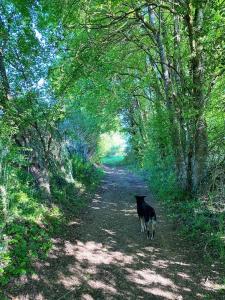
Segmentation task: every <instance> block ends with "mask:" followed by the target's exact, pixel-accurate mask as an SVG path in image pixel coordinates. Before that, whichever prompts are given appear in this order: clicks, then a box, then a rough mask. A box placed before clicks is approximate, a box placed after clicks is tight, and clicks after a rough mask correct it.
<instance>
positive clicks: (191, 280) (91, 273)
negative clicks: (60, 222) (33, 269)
mask: <svg viewBox="0 0 225 300" xmlns="http://www.w3.org/2000/svg"><path fill="white" fill-rule="evenodd" d="M105 172H106V177H105V178H104V181H103V184H102V188H101V189H100V190H99V193H96V194H95V197H94V199H93V201H92V203H91V205H90V207H89V209H88V212H87V213H85V215H84V216H83V217H82V218H81V220H80V219H78V220H73V221H72V222H71V223H70V224H68V226H67V227H66V228H65V231H64V235H63V236H60V237H58V238H57V239H55V240H54V249H53V250H52V251H51V253H50V255H49V258H48V260H47V261H46V262H45V263H44V264H41V263H40V264H38V265H37V275H33V276H32V277H31V278H26V279H24V282H23V284H22V285H21V283H20V285H17V286H16V285H14V287H12V288H11V291H8V295H10V299H18V300H24V299H32V300H33V299H35V300H36V299H37V300H43V299H48V300H62V299H64V300H65V299H67V300H70V299H83V300H92V299H133V300H136V299H156V300H157V299H172V300H175V299H179V300H185V299H190V300H194V299H225V297H224V298H223V295H222V294H221V293H220V295H214V294H213V289H214V290H215V289H216V288H217V286H216V284H215V282H214V281H213V280H212V278H213V277H214V278H216V276H217V274H216V272H215V271H213V270H212V269H210V272H209V270H208V269H209V268H207V267H206V266H204V264H203V263H201V260H199V257H198V255H197V254H196V253H194V252H193V249H190V246H189V247H187V246H186V245H185V243H184V242H183V241H182V239H181V237H179V236H177V232H176V231H173V230H172V227H171V226H170V225H168V222H167V219H166V216H165V214H163V213H162V211H163V210H162V209H160V208H159V206H158V204H157V203H155V202H154V201H153V199H152V197H151V194H150V193H149V191H148V188H147V186H146V184H145V183H144V182H143V180H142V179H141V178H139V177H138V176H135V175H133V174H130V173H129V172H128V171H125V170H124V169H122V168H114V169H113V168H107V167H106V168H105ZM135 194H145V195H147V198H146V199H147V201H148V202H150V203H151V204H152V205H153V206H154V207H155V208H156V211H157V215H158V228H157V233H156V238H155V240H154V241H149V240H147V239H146V236H145V235H144V234H143V233H142V234H141V233H140V228H139V223H138V218H137V215H136V208H135V199H134V195H135ZM207 295H208V296H207ZM210 295H211V296H210Z"/></svg>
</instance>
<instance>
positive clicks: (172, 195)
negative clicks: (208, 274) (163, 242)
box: [148, 168, 225, 262]
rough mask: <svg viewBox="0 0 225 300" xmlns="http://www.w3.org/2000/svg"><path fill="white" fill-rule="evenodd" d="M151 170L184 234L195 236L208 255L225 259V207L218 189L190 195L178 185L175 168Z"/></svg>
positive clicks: (156, 187) (154, 186)
mask: <svg viewBox="0 0 225 300" xmlns="http://www.w3.org/2000/svg"><path fill="white" fill-rule="evenodd" d="M148 174H149V175H148V181H149V184H150V187H151V189H152V190H153V192H154V193H155V195H156V196H157V197H158V198H159V199H160V200H162V201H163V203H164V205H165V207H166V208H167V212H168V216H169V217H170V218H171V219H172V221H173V223H174V224H175V225H176V228H177V229H179V230H180V232H181V234H182V235H183V237H184V238H185V239H186V240H188V241H190V240H192V241H193V244H194V245H195V247H196V248H197V249H198V250H199V251H200V252H201V253H202V254H203V256H204V257H205V258H207V259H209V260H210V261H214V260H215V259H219V260H220V261H223V262H224V260H225V209H224V206H223V205H222V202H223V201H222V199H220V200H218V194H217V192H216V191H214V192H209V191H208V192H205V193H202V194H201V195H199V196H196V197H190V196H188V195H187V194H185V193H184V192H182V191H181V190H179V189H178V187H177V186H176V181H175V176H174V174H173V171H172V170H171V169H169V170H167V171H166V172H163V171H162V170H157V169H156V168H155V170H154V169H152V170H151V172H149V173H148Z"/></svg>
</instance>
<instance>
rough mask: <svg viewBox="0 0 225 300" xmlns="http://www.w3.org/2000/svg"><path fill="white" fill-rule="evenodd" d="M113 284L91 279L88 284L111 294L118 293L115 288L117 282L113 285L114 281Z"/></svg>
mask: <svg viewBox="0 0 225 300" xmlns="http://www.w3.org/2000/svg"><path fill="white" fill-rule="evenodd" d="M110 284H111V285H108V284H106V283H104V282H102V281H100V280H89V281H88V285H89V286H90V287H91V288H93V289H102V290H104V291H105V292H109V293H111V294H117V290H116V289H115V287H114V286H115V283H114V284H113V285H114V286H112V282H110Z"/></svg>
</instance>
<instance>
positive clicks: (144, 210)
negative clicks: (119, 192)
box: [135, 196, 156, 240]
mask: <svg viewBox="0 0 225 300" xmlns="http://www.w3.org/2000/svg"><path fill="white" fill-rule="evenodd" d="M145 197H146V196H135V198H136V201H137V213H138V216H139V219H140V221H141V232H144V231H145V230H147V238H149V237H150V232H149V222H150V221H151V224H152V235H151V239H152V240H153V238H154V236H155V226H156V213H155V210H154V208H153V207H151V206H150V205H149V204H148V203H146V202H145V200H144V198H145Z"/></svg>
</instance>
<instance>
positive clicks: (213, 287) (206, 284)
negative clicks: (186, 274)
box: [201, 279, 225, 292]
mask: <svg viewBox="0 0 225 300" xmlns="http://www.w3.org/2000/svg"><path fill="white" fill-rule="evenodd" d="M201 284H202V286H204V287H205V288H206V289H207V290H214V291H219V290H224V292H225V283H224V284H218V283H216V282H213V281H211V280H210V279H207V280H206V281H205V280H202V282H201Z"/></svg>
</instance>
